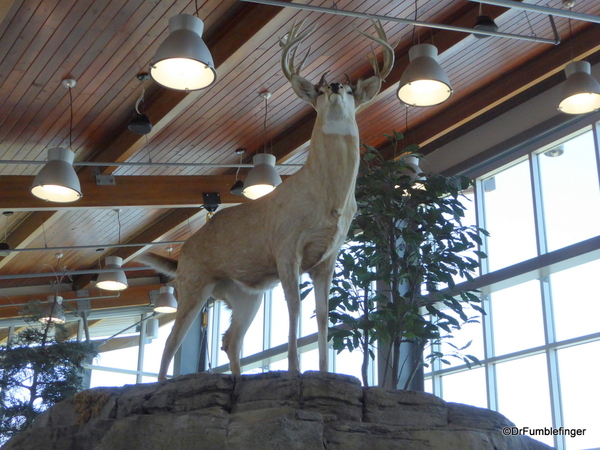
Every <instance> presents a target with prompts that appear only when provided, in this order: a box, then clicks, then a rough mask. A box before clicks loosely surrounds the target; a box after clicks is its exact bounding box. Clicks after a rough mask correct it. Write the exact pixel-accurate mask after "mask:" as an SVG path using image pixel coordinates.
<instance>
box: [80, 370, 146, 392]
mask: <svg viewBox="0 0 600 450" xmlns="http://www.w3.org/2000/svg"><path fill="white" fill-rule="evenodd" d="M135 383H136V376H135V375H130V374H125V373H116V372H107V371H105V370H97V369H96V370H92V377H91V380H90V388H95V387H99V386H124V385H126V384H135Z"/></svg>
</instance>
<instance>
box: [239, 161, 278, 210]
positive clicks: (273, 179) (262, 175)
mask: <svg viewBox="0 0 600 450" xmlns="http://www.w3.org/2000/svg"><path fill="white" fill-rule="evenodd" d="M252 163H253V164H254V168H253V169H252V170H251V171H250V173H249V174H248V177H247V178H246V181H245V183H244V184H245V187H244V196H246V197H248V198H249V199H250V200H256V199H257V198H260V197H262V196H264V195H267V194H268V193H269V192H271V191H272V190H274V189H275V188H276V187H277V186H278V185H279V184H281V177H280V176H279V174H278V173H277V171H276V170H275V156H274V155H271V154H270V153H259V154H258V155H254V158H252Z"/></svg>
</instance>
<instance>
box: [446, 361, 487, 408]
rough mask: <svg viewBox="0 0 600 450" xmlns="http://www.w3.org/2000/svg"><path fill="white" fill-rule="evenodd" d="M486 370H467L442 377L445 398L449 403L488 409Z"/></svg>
mask: <svg viewBox="0 0 600 450" xmlns="http://www.w3.org/2000/svg"><path fill="white" fill-rule="evenodd" d="M486 392H487V390H486V383H485V369H483V368H482V367H480V368H478V369H472V370H466V371H464V372H459V373H455V374H452V375H445V376H443V377H442V393H443V398H444V400H446V401H447V402H456V403H465V404H467V405H473V406H479V407H480V408H487V394H486Z"/></svg>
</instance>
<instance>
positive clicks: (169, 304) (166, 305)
mask: <svg viewBox="0 0 600 450" xmlns="http://www.w3.org/2000/svg"><path fill="white" fill-rule="evenodd" d="M174 291H175V288H174V287H173V286H161V287H160V289H159V291H158V292H159V293H158V298H157V299H156V304H155V305H154V311H155V312H157V313H163V314H171V313H174V312H177V299H176V298H175V296H174V295H173V292H174Z"/></svg>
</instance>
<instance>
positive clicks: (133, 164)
mask: <svg viewBox="0 0 600 450" xmlns="http://www.w3.org/2000/svg"><path fill="white" fill-rule="evenodd" d="M47 162H48V161H27V160H23V159H20V160H19V159H15V160H0V164H7V165H8V164H12V165H40V166H43V165H45V164H46V163H47ZM303 165H304V164H275V167H302V166H303ZM80 166H83V167H113V166H116V167H211V168H216V169H220V168H230V169H237V168H238V167H241V168H242V169H251V168H253V167H254V164H217V163H176V162H175V163H173V162H165V163H160V162H152V163H151V162H99V161H74V162H73V167H80Z"/></svg>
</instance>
